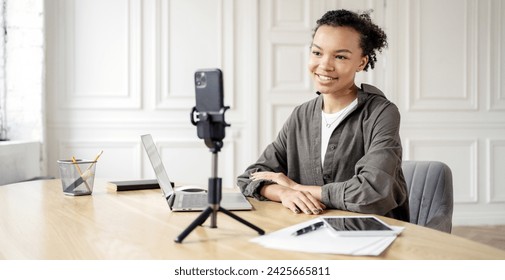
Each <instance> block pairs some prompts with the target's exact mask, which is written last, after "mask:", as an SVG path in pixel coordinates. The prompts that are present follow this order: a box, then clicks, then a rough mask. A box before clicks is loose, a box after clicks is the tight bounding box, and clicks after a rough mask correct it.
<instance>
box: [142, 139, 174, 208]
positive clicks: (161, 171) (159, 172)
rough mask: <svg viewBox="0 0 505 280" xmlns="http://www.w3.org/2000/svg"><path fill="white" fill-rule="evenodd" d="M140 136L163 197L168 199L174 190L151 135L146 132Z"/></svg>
mask: <svg viewBox="0 0 505 280" xmlns="http://www.w3.org/2000/svg"><path fill="white" fill-rule="evenodd" d="M141 138H142V143H143V144H144V148H145V150H146V152H147V156H149V160H150V161H151V164H152V166H153V169H154V173H155V174H156V178H157V179H158V184H159V185H160V188H161V190H162V191H163V194H164V195H165V198H167V199H168V198H169V197H170V196H171V195H172V194H173V193H174V190H173V189H172V184H171V183H170V179H169V178H168V175H167V172H166V170H165V167H164V166H163V162H162V161H161V157H160V154H159V153H158V149H157V148H156V145H155V144H154V141H153V137H152V136H151V134H146V135H142V136H141Z"/></svg>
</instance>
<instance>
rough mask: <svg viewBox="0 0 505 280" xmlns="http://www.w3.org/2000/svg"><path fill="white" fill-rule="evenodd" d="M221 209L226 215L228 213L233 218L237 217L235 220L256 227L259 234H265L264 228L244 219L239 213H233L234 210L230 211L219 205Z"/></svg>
mask: <svg viewBox="0 0 505 280" xmlns="http://www.w3.org/2000/svg"><path fill="white" fill-rule="evenodd" d="M219 211H221V212H223V213H225V214H226V215H228V216H230V217H232V218H233V219H235V220H237V221H239V222H241V223H243V224H244V225H246V226H248V227H250V228H252V229H254V230H255V231H257V232H258V234H259V235H263V234H265V231H264V230H262V229H260V228H259V227H257V226H255V225H253V224H251V223H250V222H248V221H246V220H244V219H242V218H240V217H239V216H237V215H235V214H233V213H232V212H230V211H228V210H226V209H224V208H223V207H219Z"/></svg>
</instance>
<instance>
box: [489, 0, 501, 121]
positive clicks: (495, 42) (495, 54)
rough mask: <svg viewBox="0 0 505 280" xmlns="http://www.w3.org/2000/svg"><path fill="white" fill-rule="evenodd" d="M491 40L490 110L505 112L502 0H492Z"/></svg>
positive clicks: (490, 18)
mask: <svg viewBox="0 0 505 280" xmlns="http://www.w3.org/2000/svg"><path fill="white" fill-rule="evenodd" d="M489 8H490V10H491V11H490V12H489V14H490V17H489V24H490V30H491V31H490V36H489V38H490V40H489V53H490V56H489V57H490V58H491V57H492V59H489V61H488V63H489V67H490V69H489V73H490V81H489V83H490V86H491V87H490V94H489V95H490V98H489V104H488V110H489V111H501V112H505V69H504V66H503V65H504V64H505V56H504V55H503V49H504V48H505V27H504V26H505V18H504V17H503V15H504V14H505V4H504V3H503V1H501V0H491V3H490V6H489Z"/></svg>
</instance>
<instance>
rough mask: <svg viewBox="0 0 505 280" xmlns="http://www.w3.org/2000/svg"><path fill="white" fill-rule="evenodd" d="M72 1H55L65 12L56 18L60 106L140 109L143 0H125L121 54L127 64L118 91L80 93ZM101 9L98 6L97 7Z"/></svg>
mask: <svg viewBox="0 0 505 280" xmlns="http://www.w3.org/2000/svg"><path fill="white" fill-rule="evenodd" d="M75 3H76V2H75V0H74V1H62V0H59V1H58V8H59V9H60V10H61V11H65V12H64V13H63V14H61V15H62V17H61V18H59V19H57V24H56V26H57V28H58V30H57V31H56V32H57V33H59V34H61V35H57V36H56V37H57V38H58V42H57V46H56V47H57V48H58V51H57V52H56V53H59V54H61V55H62V56H63V57H64V58H65V59H60V57H58V60H59V61H58V62H56V65H57V68H58V70H57V74H56V80H57V81H58V83H57V84H56V85H55V87H56V89H57V91H58V95H59V96H60V100H61V102H58V103H57V104H58V106H59V107H60V108H71V109H123V108H140V107H141V102H140V92H141V84H142V77H141V72H142V67H141V51H142V49H141V38H142V34H141V21H142V15H141V11H142V8H141V7H142V3H141V1H140V0H128V1H127V2H126V4H125V5H126V11H125V12H126V14H125V15H124V26H125V28H126V30H127V32H126V44H127V55H126V57H124V60H125V64H126V65H127V69H126V70H125V71H126V76H125V77H123V82H124V83H125V84H123V85H121V86H119V87H120V88H122V90H120V91H118V92H106V91H103V92H82V91H80V90H79V89H77V88H76V84H75V77H76V70H75V69H76V63H75V61H76V54H75V48H76V46H75V39H74V36H75V34H76V33H77V32H75V18H76V17H75V9H76V7H75ZM96 8H97V9H100V7H96Z"/></svg>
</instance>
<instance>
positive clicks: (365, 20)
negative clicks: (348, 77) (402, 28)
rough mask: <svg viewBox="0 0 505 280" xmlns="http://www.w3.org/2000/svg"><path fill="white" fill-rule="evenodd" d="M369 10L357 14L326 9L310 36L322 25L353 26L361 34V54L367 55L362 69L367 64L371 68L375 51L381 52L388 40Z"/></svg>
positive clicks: (375, 59)
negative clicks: (374, 21) (373, 20)
mask: <svg viewBox="0 0 505 280" xmlns="http://www.w3.org/2000/svg"><path fill="white" fill-rule="evenodd" d="M370 12H371V11H368V12H363V13H361V14H358V13H356V12H351V11H347V10H335V11H328V12H326V13H325V14H324V15H323V17H321V18H320V19H319V20H317V22H316V23H317V26H316V28H315V29H314V33H313V34H312V38H314V35H315V34H316V31H317V29H319V27H320V26H322V25H329V26H333V27H338V26H343V27H351V28H353V29H354V30H356V31H357V32H358V33H360V34H361V42H360V47H361V49H362V50H363V55H366V56H368V63H367V64H366V65H365V68H364V69H363V70H365V71H367V70H368V66H370V67H371V68H372V69H373V68H374V66H375V62H377V54H376V52H377V51H379V52H382V49H383V48H385V47H387V45H388V42H387V36H386V33H384V31H383V30H382V29H381V28H380V27H379V26H377V25H376V24H374V23H373V22H372V19H371V18H370Z"/></svg>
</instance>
